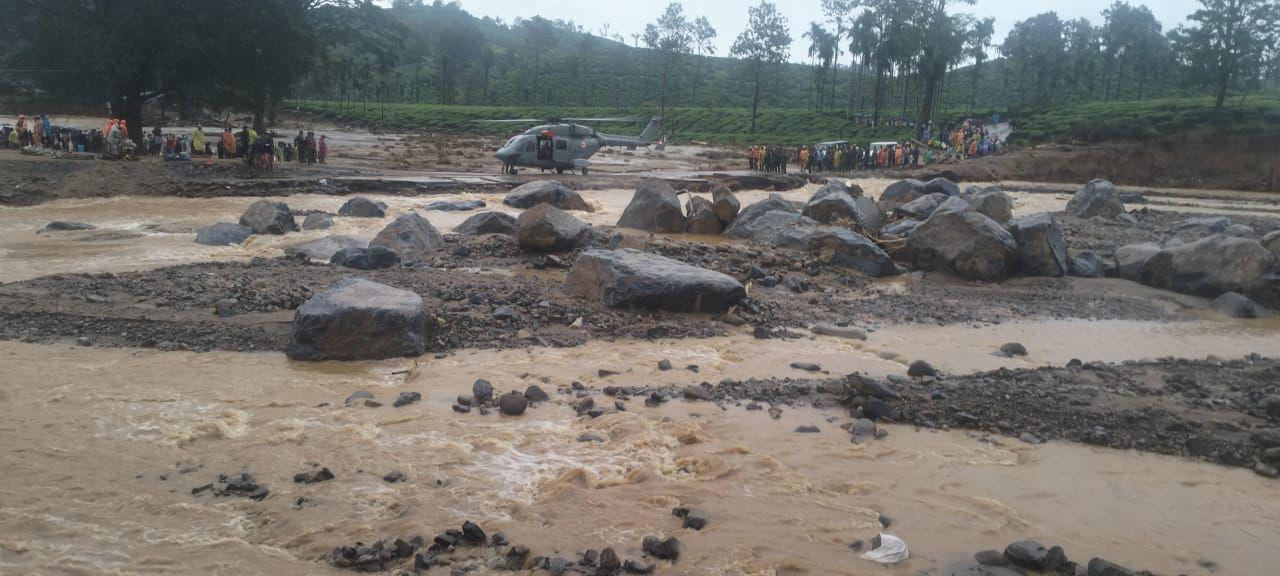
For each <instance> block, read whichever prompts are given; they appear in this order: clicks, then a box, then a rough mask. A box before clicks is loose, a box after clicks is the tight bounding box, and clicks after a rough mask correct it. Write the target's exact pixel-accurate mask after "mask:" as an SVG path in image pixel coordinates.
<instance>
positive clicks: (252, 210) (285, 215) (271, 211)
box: [240, 200, 298, 235]
mask: <svg viewBox="0 0 1280 576" xmlns="http://www.w3.org/2000/svg"><path fill="white" fill-rule="evenodd" d="M240 225H241V226H245V227H248V228H250V229H252V230H253V233H254V234H276V235H279V234H285V233H288V232H297V231H298V223H297V222H296V221H294V219H293V212H292V211H290V210H289V205H288V204H285V203H284V202H272V201H271V200H258V201H257V202H254V203H253V204H250V205H249V208H248V209H246V210H245V211H244V214H243V215H241V216H240Z"/></svg>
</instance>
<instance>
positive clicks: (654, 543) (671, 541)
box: [641, 536, 680, 562]
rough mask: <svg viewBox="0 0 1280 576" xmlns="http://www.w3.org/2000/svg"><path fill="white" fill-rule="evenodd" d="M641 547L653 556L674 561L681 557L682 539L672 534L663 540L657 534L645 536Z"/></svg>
mask: <svg viewBox="0 0 1280 576" xmlns="http://www.w3.org/2000/svg"><path fill="white" fill-rule="evenodd" d="M641 548H642V549H643V550H644V553H645V554H648V555H650V556H653V557H654V558H657V559H659V560H671V561H672V562H674V561H676V560H677V559H679V558H680V541H679V540H676V538H675V536H670V537H668V538H667V539H665V540H663V539H660V538H658V537H657V536H645V537H644V541H643V542H642V543H641Z"/></svg>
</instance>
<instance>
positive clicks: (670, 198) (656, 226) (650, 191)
mask: <svg viewBox="0 0 1280 576" xmlns="http://www.w3.org/2000/svg"><path fill="white" fill-rule="evenodd" d="M618 227H619V228H635V229H636V230H644V231H647V232H666V233H679V232H684V229H685V217H684V212H683V211H682V210H680V199H679V198H677V197H676V191H675V190H672V189H671V185H670V184H667V183H666V182H664V181H662V180H658V179H657V178H648V179H646V180H645V181H644V182H642V183H641V184H640V187H639V188H637V189H636V193H635V195H633V196H632V197H631V202H630V203H628V204H627V208H626V209H625V210H623V211H622V216H621V217H620V218H618Z"/></svg>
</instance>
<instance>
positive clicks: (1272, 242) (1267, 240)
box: [1259, 230, 1280, 256]
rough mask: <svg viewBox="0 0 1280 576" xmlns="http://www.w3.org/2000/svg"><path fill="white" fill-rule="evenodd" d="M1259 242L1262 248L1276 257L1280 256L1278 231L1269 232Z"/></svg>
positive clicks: (1279, 235)
mask: <svg viewBox="0 0 1280 576" xmlns="http://www.w3.org/2000/svg"><path fill="white" fill-rule="evenodd" d="M1259 242H1261V243H1262V247H1263V248H1266V249H1267V250H1270V251H1271V253H1272V254H1275V255H1276V256H1280V230H1276V231H1274V232H1269V233H1268V234H1267V235H1266V236H1263V237H1262V240H1260V241H1259Z"/></svg>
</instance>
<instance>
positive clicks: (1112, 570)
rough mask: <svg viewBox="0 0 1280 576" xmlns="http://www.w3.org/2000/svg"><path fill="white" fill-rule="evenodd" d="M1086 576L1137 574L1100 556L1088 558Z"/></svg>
mask: <svg viewBox="0 0 1280 576" xmlns="http://www.w3.org/2000/svg"><path fill="white" fill-rule="evenodd" d="M1088 576H1138V573H1137V572H1134V571H1133V570H1130V569H1128V568H1125V567H1123V566H1120V565H1118V564H1113V563H1111V562H1108V561H1106V560H1103V559H1102V558H1094V559H1092V560H1089V569H1088Z"/></svg>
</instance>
